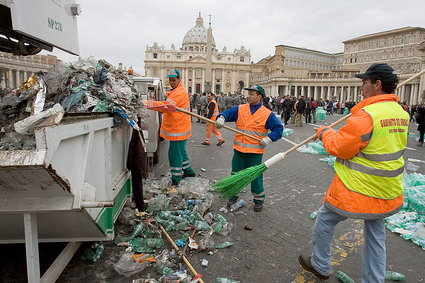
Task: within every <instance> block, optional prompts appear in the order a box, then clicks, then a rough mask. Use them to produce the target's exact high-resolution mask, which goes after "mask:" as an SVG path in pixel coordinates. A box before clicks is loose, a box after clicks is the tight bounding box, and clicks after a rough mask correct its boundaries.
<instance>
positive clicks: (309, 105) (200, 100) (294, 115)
mask: <svg viewBox="0 0 425 283" xmlns="http://www.w3.org/2000/svg"><path fill="white" fill-rule="evenodd" d="M207 95H208V93H206V92H204V93H200V94H198V93H195V94H191V95H190V109H191V111H192V112H194V113H197V114H198V115H202V116H203V115H205V111H206V107H207V105H208V99H207ZM215 99H216V100H217V103H218V109H219V112H220V113H221V112H223V111H225V110H227V109H230V108H232V107H233V106H237V105H241V104H244V103H246V98H245V96H243V95H241V94H239V93H234V94H231V93H227V94H226V93H220V94H217V95H215ZM357 103H358V102H357V101H354V100H346V101H344V102H341V103H340V102H339V101H334V100H328V99H326V100H323V99H322V98H319V99H317V100H316V99H314V98H312V97H307V98H305V97H304V96H303V95H300V96H298V97H295V96H289V95H286V96H283V97H281V96H279V97H271V96H268V97H265V98H264V99H263V105H264V106H265V107H266V108H268V109H270V110H272V111H274V112H276V113H277V115H280V117H281V120H282V121H283V122H284V124H285V125H288V122H290V123H291V124H295V126H296V127H302V125H303V123H312V122H313V123H316V109H317V107H322V108H323V110H324V111H326V114H327V115H333V114H345V113H349V112H350V110H351V108H353V107H354V106H355V105H356V104H357ZM400 105H401V106H402V107H403V109H404V110H405V111H406V112H408V113H409V115H410V121H415V113H417V109H418V108H419V107H420V106H421V105H420V104H418V105H410V106H409V105H408V104H407V102H400ZM196 122H202V121H200V120H199V119H198V120H197V121H196Z"/></svg>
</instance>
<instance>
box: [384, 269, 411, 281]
mask: <svg viewBox="0 0 425 283" xmlns="http://www.w3.org/2000/svg"><path fill="white" fill-rule="evenodd" d="M405 278H406V276H405V275H404V274H401V273H398V272H395V271H388V270H387V271H385V280H393V281H402V280H404V279H405Z"/></svg>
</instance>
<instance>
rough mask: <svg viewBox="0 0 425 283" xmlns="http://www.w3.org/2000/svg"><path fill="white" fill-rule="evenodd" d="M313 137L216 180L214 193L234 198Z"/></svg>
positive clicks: (339, 121) (332, 125)
mask: <svg viewBox="0 0 425 283" xmlns="http://www.w3.org/2000/svg"><path fill="white" fill-rule="evenodd" d="M423 74H425V69H424V70H422V71H420V72H419V73H417V74H415V75H413V76H411V77H410V78H408V79H407V80H405V81H403V82H401V83H399V84H398V85H397V87H396V89H398V88H400V87H402V86H404V85H406V84H407V83H409V82H410V81H412V80H414V79H416V78H418V77H420V76H422V75H423ZM351 115H352V114H351V113H350V114H348V115H346V116H344V117H342V118H341V119H339V120H338V121H336V122H334V123H332V124H331V125H330V126H329V127H331V128H332V127H335V126H336V125H338V124H339V123H341V122H343V121H345V120H346V119H348V118H350V117H351ZM315 137H316V135H315V134H314V135H312V136H311V137H309V138H307V139H305V140H303V141H302V142H300V143H299V144H297V145H295V146H293V147H292V148H291V149H289V150H287V151H285V152H279V153H278V154H276V155H275V156H273V157H272V158H270V159H268V160H266V161H265V162H264V163H262V164H260V165H256V166H252V167H249V168H246V169H244V170H241V171H239V172H236V173H235V174H233V175H230V176H228V177H226V178H224V179H221V180H218V181H217V182H215V183H214V184H213V185H212V187H213V189H214V190H215V191H217V192H218V193H220V194H221V195H222V196H223V198H226V199H230V198H232V197H234V196H236V195H237V194H238V193H239V192H240V191H242V189H243V188H245V187H246V186H248V184H250V183H251V182H252V181H254V180H255V179H256V178H257V177H258V176H260V175H261V174H263V173H264V171H266V170H267V169H268V168H270V167H271V166H273V165H274V164H276V163H277V162H279V161H281V160H283V159H284V158H285V156H286V155H287V154H289V153H291V152H293V151H294V150H296V149H297V148H299V147H300V146H302V145H304V144H306V143H308V142H309V141H311V140H314V139H315Z"/></svg>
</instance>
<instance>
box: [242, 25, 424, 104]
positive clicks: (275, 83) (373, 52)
mask: <svg viewBox="0 0 425 283" xmlns="http://www.w3.org/2000/svg"><path fill="white" fill-rule="evenodd" d="M343 43H344V52H343V53H336V54H329V53H324V52H320V51H315V50H309V49H304V48H298V47H293V46H286V45H278V46H276V50H275V55H274V56H268V57H266V58H263V59H262V60H260V61H259V62H258V63H256V64H253V65H252V67H251V80H250V81H251V83H255V84H261V85H263V87H264V88H265V90H266V92H267V95H271V96H275V97H276V96H282V95H287V94H289V95H304V96H308V97H314V98H315V99H317V98H322V99H333V100H338V101H345V100H361V97H360V86H361V81H360V80H359V79H356V78H355V77H354V74H356V73H359V72H364V71H365V70H366V69H367V68H368V67H369V66H370V65H371V64H373V63H378V62H383V63H388V64H389V65H391V66H392V67H394V69H395V70H396V71H397V73H398V75H399V78H400V82H402V81H404V80H406V79H408V78H410V77H411V76H413V75H414V74H416V73H418V72H420V71H421V70H423V69H424V68H425V29H424V28H420V27H406V28H400V29H396V30H390V31H384V32H380V33H375V34H369V35H364V36H360V37H357V38H354V39H350V40H347V41H344V42H343ZM424 91H425V75H423V76H421V77H420V78H418V79H415V80H413V81H411V82H410V83H409V84H407V85H405V86H403V87H401V88H400V89H398V90H397V94H398V95H399V96H400V100H401V101H406V102H407V103H408V104H410V105H412V104H417V103H420V102H421V101H422V100H425V93H424Z"/></svg>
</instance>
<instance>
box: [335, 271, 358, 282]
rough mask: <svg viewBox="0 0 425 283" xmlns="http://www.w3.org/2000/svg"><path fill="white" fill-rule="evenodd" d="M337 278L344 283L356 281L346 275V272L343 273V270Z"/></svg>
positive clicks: (338, 273)
mask: <svg viewBox="0 0 425 283" xmlns="http://www.w3.org/2000/svg"><path fill="white" fill-rule="evenodd" d="M335 277H336V278H337V279H338V280H339V281H341V282H342V283H354V280H353V279H351V277H350V276H348V275H347V274H345V273H344V272H342V271H341V270H338V271H337V272H336V273H335Z"/></svg>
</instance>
